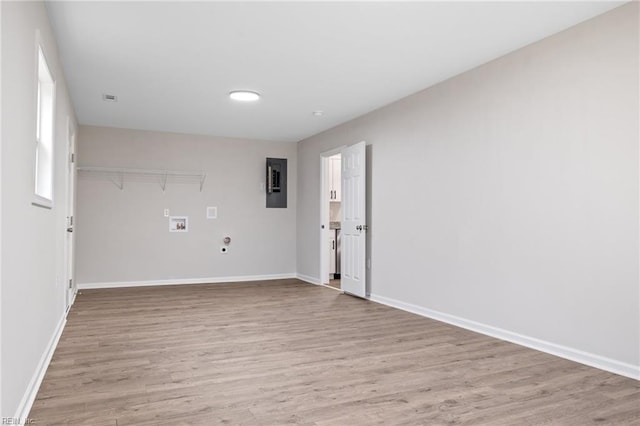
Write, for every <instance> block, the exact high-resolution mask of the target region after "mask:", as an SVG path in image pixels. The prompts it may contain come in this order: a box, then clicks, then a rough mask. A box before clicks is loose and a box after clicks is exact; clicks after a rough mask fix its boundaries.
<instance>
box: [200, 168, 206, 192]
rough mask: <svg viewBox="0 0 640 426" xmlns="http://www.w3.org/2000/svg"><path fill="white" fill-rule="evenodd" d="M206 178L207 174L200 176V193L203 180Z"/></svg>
mask: <svg viewBox="0 0 640 426" xmlns="http://www.w3.org/2000/svg"><path fill="white" fill-rule="evenodd" d="M206 178H207V174H206V173H203V174H202V176H200V192H202V187H204V180H205V179H206Z"/></svg>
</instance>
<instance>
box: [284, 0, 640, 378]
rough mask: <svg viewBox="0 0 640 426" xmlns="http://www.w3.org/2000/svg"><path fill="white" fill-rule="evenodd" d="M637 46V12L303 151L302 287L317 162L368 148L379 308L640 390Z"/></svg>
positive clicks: (593, 23)
mask: <svg viewBox="0 0 640 426" xmlns="http://www.w3.org/2000/svg"><path fill="white" fill-rule="evenodd" d="M638 47H639V46H638V4H636V3H635V2H634V3H632V4H627V5H625V6H622V7H620V8H618V9H615V10H613V11H611V12H609V13H607V14H605V15H601V16H599V17H596V18H594V19H592V20H589V21H586V22H584V23H582V24H579V25H577V26H575V27H573V28H570V29H568V30H566V31H564V32H562V33H559V34H557V35H554V36H552V37H549V38H547V39H544V40H542V41H540V42H537V43H535V44H532V45H530V46H528V47H525V48H523V49H521V50H518V51H516V52H513V53H511V54H509V55H506V56H504V57H502V58H499V59H497V60H494V61H492V62H490V63H487V64H485V65H483V66H481V67H478V68H476V69H474V70H471V71H469V72H466V73H464V74H461V75H459V76H456V77H454V78H452V79H450V80H447V81H444V82H442V83H440V84H438V85H436V86H433V87H431V88H429V89H427V90H424V91H422V92H419V93H417V94H415V95H413V96H410V97H408V98H405V99H403V100H401V101H399V102H396V103H394V104H391V105H389V106H387V107H384V108H382V109H379V110H377V111H374V112H372V113H370V114H367V115H365V116H363V117H361V118H359V119H356V120H353V121H351V122H348V123H346V124H343V125H341V126H339V127H336V128H334V129H332V130H329V131H327V132H324V133H322V134H319V135H316V136H314V137H311V138H309V139H307V140H304V141H301V142H300V143H299V144H298V161H299V168H298V174H299V176H298V220H297V229H298V231H297V232H298V235H297V241H298V263H297V265H298V272H299V273H300V274H301V275H306V276H310V277H314V278H318V279H319V257H320V255H319V253H318V250H319V247H320V244H319V241H318V238H319V235H318V234H319V233H318V232H317V226H318V223H319V222H320V219H319V212H320V207H319V200H320V197H319V188H320V183H319V177H320V170H319V164H320V161H319V158H320V153H322V152H325V151H328V150H330V149H332V148H334V147H338V146H341V145H351V144H353V143H357V142H359V141H362V140H364V141H367V144H368V147H367V148H368V150H367V155H368V160H367V163H368V166H369V167H370V170H369V172H368V186H369V188H368V195H369V197H370V199H369V205H370V207H369V208H368V217H369V225H370V231H369V235H368V238H369V243H370V255H369V256H370V259H371V269H370V270H369V271H368V272H369V277H370V280H369V290H370V292H371V294H372V296H373V297H374V298H378V299H379V300H386V301H388V302H392V303H394V304H396V305H402V304H404V305H405V306H409V305H411V306H414V307H418V308H419V309H422V310H423V311H429V312H437V313H441V314H443V315H446V316H449V317H450V318H458V319H463V320H465V321H466V322H467V323H468V324H476V325H481V326H483V327H485V329H490V328H495V329H498V330H506V331H507V332H509V333H512V335H517V336H525V337H526V338H527V339H528V340H529V341H539V342H545V344H546V343H549V344H551V345H559V347H563V348H569V349H570V350H571V351H573V353H576V354H587V355H588V356H589V357H591V358H592V359H602V360H605V361H606V362H611V363H613V364H615V365H618V366H620V368H621V369H624V370H625V371H627V372H628V371H632V372H633V371H635V372H636V373H635V374H636V375H639V377H640V369H639V367H640V308H639V300H640V294H639V291H640V290H639V277H638V268H639V237H638V232H639V226H638V217H639V203H638V202H639V196H638V191H639V166H638V154H639V150H638V141H639V123H638V121H639V119H638V116H639V113H640V111H639V106H638V104H639V87H638V75H639V65H638V56H639V55H638ZM632 374H633V373H632Z"/></svg>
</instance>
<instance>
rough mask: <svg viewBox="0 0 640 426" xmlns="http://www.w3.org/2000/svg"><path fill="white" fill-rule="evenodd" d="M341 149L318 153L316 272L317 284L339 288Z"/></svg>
mask: <svg viewBox="0 0 640 426" xmlns="http://www.w3.org/2000/svg"><path fill="white" fill-rule="evenodd" d="M340 151H341V148H337V149H334V150H331V151H327V152H325V153H323V154H322V155H321V179H320V180H321V194H322V195H321V197H320V217H321V223H322V224H321V227H320V228H321V236H320V253H321V255H320V271H321V273H320V275H321V277H322V278H321V283H322V284H324V285H326V286H329V287H331V288H334V289H336V290H341V285H340V276H341V259H340V257H341V244H340V243H341V238H340V232H341V226H340V223H341V216H342V191H341V184H342V157H341V154H340Z"/></svg>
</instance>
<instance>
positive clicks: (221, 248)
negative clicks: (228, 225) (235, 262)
mask: <svg viewBox="0 0 640 426" xmlns="http://www.w3.org/2000/svg"><path fill="white" fill-rule="evenodd" d="M220 253H222V254H227V253H229V247H227V246H220Z"/></svg>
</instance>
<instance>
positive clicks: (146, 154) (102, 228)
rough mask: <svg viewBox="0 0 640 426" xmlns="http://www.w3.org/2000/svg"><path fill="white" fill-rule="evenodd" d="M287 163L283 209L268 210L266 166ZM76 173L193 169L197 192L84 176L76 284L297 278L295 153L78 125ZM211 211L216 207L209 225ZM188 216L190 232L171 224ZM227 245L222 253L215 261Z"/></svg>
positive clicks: (284, 146) (275, 146)
mask: <svg viewBox="0 0 640 426" xmlns="http://www.w3.org/2000/svg"><path fill="white" fill-rule="evenodd" d="M267 157H274V158H287V159H288V207H287V208H266V207H265V205H266V204H265V203H266V201H265V200H266V198H265V189H264V184H265V176H266V169H265V167H266V158H267ZM78 161H79V166H101V167H123V168H133V169H160V170H167V169H168V170H187V171H190V170H195V171H200V170H202V171H205V172H206V173H207V177H206V181H205V183H204V187H203V190H202V192H200V187H199V185H198V184H194V183H191V184H186V183H171V182H169V183H167V185H166V190H165V191H163V190H162V188H161V186H160V185H159V180H158V181H156V182H155V183H154V182H153V181H151V182H149V183H145V182H127V181H126V180H125V183H124V189H123V190H120V189H119V188H118V187H117V186H116V185H114V184H113V183H112V182H110V181H108V180H106V179H101V178H95V177H93V178H92V177H91V176H85V175H84V174H83V173H80V176H79V178H78V192H77V196H78V199H77V205H78V208H77V248H78V250H77V258H76V259H77V279H78V283H79V285H80V286H83V285H85V286H86V285H87V284H96V283H131V282H136V283H139V282H146V281H154V282H155V281H165V280H177V281H180V280H193V279H196V280H197V279H204V280H206V279H208V278H216V279H217V278H225V277H230V278H234V277H236V278H237V277H256V278H260V277H265V278H269V277H276V276H279V275H289V276H293V275H294V274H295V268H296V247H295V244H296V229H295V225H294V224H295V220H296V171H297V164H296V145H295V144H291V143H275V142H265V141H253V140H241V139H226V138H218V137H208V136H194V135H181V134H172V133H159V132H149V131H136V130H124V129H113V128H101V127H81V128H80V132H79V138H78ZM207 206H214V207H217V208H218V218H217V219H213V220H211V219H206V217H205V210H206V207H207ZM164 209H169V211H170V215H171V216H188V220H189V222H188V225H189V231H188V232H187V233H177V232H169V221H168V218H166V217H164ZM226 236H229V237H231V244H230V245H229V251H228V253H227V254H221V253H220V247H221V246H223V245H224V244H223V239H224V237H226Z"/></svg>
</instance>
